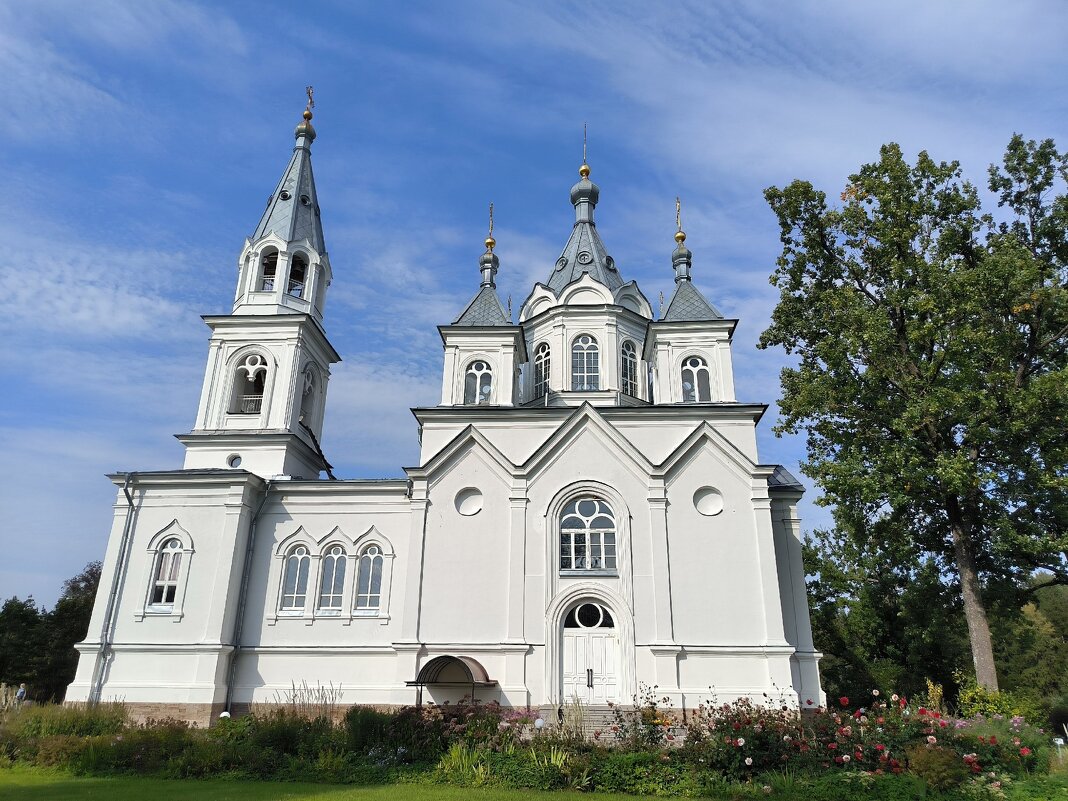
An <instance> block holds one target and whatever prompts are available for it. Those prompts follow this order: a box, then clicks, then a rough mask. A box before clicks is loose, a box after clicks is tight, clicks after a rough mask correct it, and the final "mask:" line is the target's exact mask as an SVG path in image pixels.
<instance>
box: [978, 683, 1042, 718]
mask: <svg viewBox="0 0 1068 801" xmlns="http://www.w3.org/2000/svg"><path fill="white" fill-rule="evenodd" d="M958 683H959V684H960V692H959V693H958V695H957V711H958V713H959V714H960V715H961V716H962V717H965V718H972V717H976V716H977V715H981V716H982V717H988V718H990V717H994V716H995V715H1001V716H1003V717H1009V718H1011V717H1014V716H1019V717H1022V718H1024V719H1026V720H1027V721H1028V722H1029V723H1035V724H1044V723H1045V722H1046V719H1047V714H1046V710H1045V709H1044V708H1043V707H1042V705H1041V704H1039V703H1037V702H1035V701H1034V700H1032V699H1030V698H1023V697H1019V696H1016V695H1014V694H1013V693H1010V692H1008V691H1004V690H1003V691H1000V692H991V691H990V690H987V689H986V688H985V687H980V686H979V685H978V684H976V682H975V679H974V678H972V677H971V676H967V677H963V676H959V677H958Z"/></svg>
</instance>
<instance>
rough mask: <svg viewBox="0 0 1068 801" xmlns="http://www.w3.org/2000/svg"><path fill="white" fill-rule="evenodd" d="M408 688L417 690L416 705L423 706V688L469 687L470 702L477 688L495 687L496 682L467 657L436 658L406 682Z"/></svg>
mask: <svg viewBox="0 0 1068 801" xmlns="http://www.w3.org/2000/svg"><path fill="white" fill-rule="evenodd" d="M405 684H406V685H407V686H409V687H416V688H418V692H417V694H416V704H417V705H418V706H422V704H423V688H424V687H426V686H433V687H464V688H466V687H470V688H471V700H472V701H474V700H476V699H475V690H476V688H478V687H496V686H497V682H496V681H494V680H493V679H491V678H490V677H489V674H488V673H486V669H485V668H484V667H482V665H481V664H480V663H479V662H478V660H476V659H472V658H471V657H469V656H450V655H444V656H436V657H434V658H433V659H431V660H430V661H429V662H427V663H426V664H425V665H423V666H422V667H421V668H420V669H419V675H418V676H416V677H415V678H414V679H413V680H412V681H406V682H405Z"/></svg>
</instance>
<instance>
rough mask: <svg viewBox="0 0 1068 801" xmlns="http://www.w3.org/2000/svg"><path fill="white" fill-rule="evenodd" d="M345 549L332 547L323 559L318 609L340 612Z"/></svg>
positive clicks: (343, 584) (343, 586) (338, 546)
mask: <svg viewBox="0 0 1068 801" xmlns="http://www.w3.org/2000/svg"><path fill="white" fill-rule="evenodd" d="M346 559H347V557H346V555H345V549H344V548H342V547H341V546H340V545H334V546H332V547H331V548H330V549H329V550H328V551H327V552H326V556H324V557H323V569H322V577H321V578H320V581H319V608H320V609H327V610H338V611H340V610H341V606H342V602H341V596H342V594H343V593H344V590H345V560H346Z"/></svg>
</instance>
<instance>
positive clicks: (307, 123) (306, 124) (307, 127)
mask: <svg viewBox="0 0 1068 801" xmlns="http://www.w3.org/2000/svg"><path fill="white" fill-rule="evenodd" d="M311 120H312V113H311V111H310V110H309V109H305V110H304V121H303V122H302V123H300V124H299V125H298V126H297V128H296V130H295V131H293V136H294V137H295V138H296V139H300V137H302V136H305V137H307V139H308V141H309V142H314V141H315V128H313V127H312V124H311Z"/></svg>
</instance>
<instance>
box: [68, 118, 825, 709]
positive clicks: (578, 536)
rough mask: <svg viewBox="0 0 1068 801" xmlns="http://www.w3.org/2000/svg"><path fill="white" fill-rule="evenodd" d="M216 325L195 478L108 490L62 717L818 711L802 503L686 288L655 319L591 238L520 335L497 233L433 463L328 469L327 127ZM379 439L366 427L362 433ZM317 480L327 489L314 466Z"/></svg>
mask: <svg viewBox="0 0 1068 801" xmlns="http://www.w3.org/2000/svg"><path fill="white" fill-rule="evenodd" d="M304 116H305V119H304V121H303V122H302V123H301V124H300V125H299V126H298V127H297V130H296V146H295V148H294V151H293V155H292V157H291V159H290V162H289V164H288V165H287V167H286V169H285V171H284V173H283V175H282V178H281V180H280V181H279V183H278V185H277V187H276V188H275V191H274V193H273V194H272V196H271V199H270V201H269V203H268V206H267V209H266V210H265V212H264V214H263V217H262V219H261V220H260V223H259V225H258V226H257V228H256V230H255V233H254V234H253V235H252V236H251V237H249V238H248V239H247V240H246V241H245V245H244V248H243V249H242V252H241V255H240V258H239V262H238V281H237V288H236V293H235V299H234V305H233V310H232V312H231V313H230V314H227V315H214V316H206V317H205V318H204V320H205V322H206V323H207V325H208V327H209V328H210V330H211V338H210V343H209V348H208V361H207V369H206V372H205V376H204V385H203V390H202V393H201V398H200V404H199V409H198V411H197V417H196V423H195V425H194V427H193V429H192V431H190V432H189V433H188V434H185V435H181V436H179V440H180V441H181V442H182V444H183V445H184V446H185V449H186V451H185V463H184V466H183V467H182V469H179V470H173V471H163V472H159V471H156V472H126V473H119V474H115V475H112V476H111V477H110V478H111V479H112V481H114V483H115V484H116V485H117V487H118V488H119V489H118V494H117V500H116V503H115V507H114V511H115V516H114V525H113V528H112V531H111V535H110V539H109V542H108V547H107V553H106V556H105V559H104V568H103V574H102V580H101V585H100V590H99V593H98V595H97V599H96V605H95V607H94V611H93V618H92V622H91V625H90V628H89V633H88V636H87V638H86V640H85V642H83V643H81V644H80V645H79V646H78V650H79V652H80V661H79V666H78V672H77V676H76V678H75V680H74V682H73V683H72V684H71V685H70V687H69V689H68V692H67V700H68V701H87V700H112V699H121V700H124V701H125V702H126V703H127V704H128V705H129V706H130V708H131V709H132V711H133V712H134V713H135V714H137V715H139V716H142V717H148V716H154V717H160V716H163V715H171V716H177V717H183V718H186V719H189V720H193V721H197V722H201V723H204V722H207V721H209V720H211V719H212V718H214V717H216V716H217V715H218V714H219V713H220V712H222V711H223V710H234V711H240V710H242V709H245V708H247V706H248V705H249V704H250V703H252V702H271V701H274V700H278V699H279V698H281V697H284V696H285V694H286V693H287V692H288V691H290V689H291V688H292V687H293V686H294V685H297V686H301V685H305V684H306V685H307V686H309V687H333V688H335V690H337V691H338V693H339V699H338V700H339V701H340V702H341V703H342V704H374V705H380V706H385V705H403V704H411V703H417V702H430V701H434V702H440V701H444V700H456V699H459V698H460V697H462V696H465V695H467V696H470V695H474V696H475V697H476V698H478V699H479V700H480V701H488V700H497V701H499V702H500V703H502V704H504V705H506V706H513V707H528V706H530V707H559V706H560V705H561V704H563V703H566V702H568V701H570V700H572V699H575V698H578V699H580V700H582V701H584V702H586V703H587V704H591V705H601V704H606V703H607V702H618V703H622V704H628V703H630V702H631V699H632V698H634V696H635V695H636V694H637V693H638V692H639V690H640V688H641V687H642V686H643V685H648V686H650V687H652V686H656V688H657V694H658V695H662V696H667V697H669V698H670V699H671V700H672V702H673V703H674V705H675V706H676V707H677V708H681V707H690V708H692V707H694V706H696V704H698V703H699V702H701V701H705V700H708V699H709V698H710V697H711V696H713V694H714V696H715V697H716V698H717V699H719V700H720V701H724V700H731V699H733V698H737V697H743V696H747V697H752V698H755V699H757V700H759V699H762V698H763V695H764V694H765V693H766V694H767V695H768V696H769V697H771V698H772V699H774V700H776V701H777V700H779V699H782V700H783V701H784V702H785V703H788V704H791V705H793V706H795V707H797V706H804V705H805V704H806V702H807V701H812V702H813V703H814V704H815V703H822V701H823V695H822V691H821V689H820V683H819V673H818V667H817V664H818V658H819V654H818V653H817V652H816V651H815V649H814V647H813V644H812V636H811V628H810V623H809V616H808V605H807V601H806V596H805V581H804V569H803V567H802V563H801V542H800V528H799V520H798V515H797V502H798V500H799V499H800V497H801V494H802V492H803V488H802V487H801V485H800V484H799V483H798V481H797V480H796V479H795V478H793V477H792V476H791V475H790V474H789V473H788V472H787V471H786V470H785V469H783V468H782V467H780V466H776V465H767V464H762V463H761V462H760V460H759V457H758V455H757V448H756V433H755V431H756V425H757V423H758V421H759V420H760V418H761V416H762V415H763V413H764V411H765V408H766V407H765V406H764V405H761V404H754V403H745V402H739V401H737V400H736V399H735V393H734V381H733V368H732V354H731V338H732V334H733V332H734V327H735V324H736V322H737V321H735V320H730V319H725V318H724V317H723V316H722V315H721V314H720V313H719V311H718V310H717V309H716V308H715V307H714V306H713V305H712V304H711V303H709V302H708V300H706V298H705V297H704V296H703V295H702V293H701V292H700V291H699V290H698V289H697V288H696V286H695V285H694V283H693V281H692V276H691V269H692V254H691V253H690V251H689V249H688V248H687V247H686V245H685V239H686V237H685V234H684V233H683V232H682V228H681V225H680V226H679V230H678V232H677V233H676V235H675V239H676V243H677V247H676V248H675V249H674V252H673V253H672V255H671V259H672V266H673V269H674V272H675V281H676V284H675V292H674V294H673V296H672V298H671V300H670V303H669V304H668V305H667V307H666V309H664V310H663V311H662V313H661V314H660V315H659V319H657V318H655V317H654V314H653V310H652V307H651V305H650V303H649V301H648V300H647V299H646V297H645V296H644V295H643V294H642V292H641V290H640V289H639V287H638V286H637V285H636V284H635V283H634V282H633V281H625V280H624V278H623V276H622V275H621V274H620V270H619V267H617V265H616V263H615V260H614V259H613V258H612V256H610V255H609V254H608V251H607V250H606V248H605V245H604V243H603V242H602V240H601V238H600V236H599V234H598V232H597V228H596V225H595V222H594V211H595V208H596V205H597V202H598V196H599V189H598V187H597V185H596V184H594V183H593V182H592V181H591V180H590V168H589V166H588V165H587V164H586V163H585V160H584V163H583V165H582V167H581V169H580V171H579V173H580V180H579V181H578V183H576V184H575V185H574V186H573V187H572V189H571V203H572V205H573V206H574V209H575V222H574V226H573V227H572V230H571V234H570V238H569V239H568V241H567V244H566V245H565V246H564V249H563V252H562V253H561V255H560V258H559V259H558V260H557V262H556V263H555V265H547V274H548V278H547V280H546V281H545V282H544V283H538V284H536V285H535V286H534V288H533V290H532V291H531V292H530V295H529V296H528V297H527V298H526V300H525V301H524V302H523V304H522V306H521V308H520V309H519V312H518V319H517V320H516V321H514V322H513V320H512V319H510V312H506V311H505V309H504V307H503V306H502V304H501V302H500V299H499V297H498V295H497V292H496V287H495V276H496V274H497V271H498V269H499V266H500V265H499V261H498V257H497V255H496V254H495V253H494V246H495V244H496V243H495V241H494V240H493V237H492V230H491V234H490V237H489V238H487V240H486V251H485V253H484V254H483V255H482V256H481V259H480V261H479V269H480V272H481V276H482V280H481V286H480V288H479V290H478V292H477V294H476V295H475V297H474V298H473V299H472V300H471V302H470V303H469V304H468V305H467V307H466V308H465V309H464V310H463V311H462V313H461V314H460V315H459V316H458V317H457V318H456V320H455V321H454V322H452V323H451V324H448V325H443V326H441V327H440V329H439V330H440V333H441V338H442V342H443V345H444V369H443V376H442V391H441V402H440V404H439V405H437V406H434V407H430V408H417V409H414V410H413V412H414V414H415V417H416V420H417V423H418V436H419V441H420V445H421V449H420V457H419V464H418V466H416V467H410V468H406V469H405V471H404V472H405V473H406V477H405V478H402V479H397V480H358V479H355V480H353V479H343V480H336V479H334V477H333V475H332V472H331V469H330V465H329V464H328V463H327V461H326V459H325V457H324V455H323V451H322V449H321V447H320V444H319V439H320V437H321V432H322V426H323V416H324V413H325V407H326V394H327V387H328V384H329V379H330V368H331V366H332V365H333V364H336V363H337V362H338V361H339V360H340V356H339V355H338V354H337V352H336V351H335V350H334V348H333V347H332V346H331V344H330V342H329V339H328V338H327V335H326V329H325V327H324V320H325V317H324V312H325V305H326V304H325V300H326V295H327V291H328V289H329V287H330V284H331V281H332V277H333V276H332V271H331V266H330V260H329V257H328V255H327V251H326V246H325V240H324V236H323V228H322V223H321V220H320V214H319V205H318V200H317V197H316V191H315V180H314V177H313V174H312V166H311V144H312V142H313V140H314V139H315V130H314V128H313V127H312V124H311V112H310V110H309V111H306V112H305V115H304ZM368 424H372V423H371V422H370V421H369V423H368ZM324 474H325V475H324Z"/></svg>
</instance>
